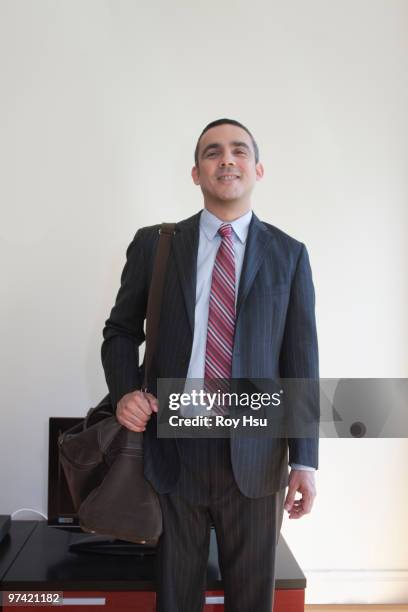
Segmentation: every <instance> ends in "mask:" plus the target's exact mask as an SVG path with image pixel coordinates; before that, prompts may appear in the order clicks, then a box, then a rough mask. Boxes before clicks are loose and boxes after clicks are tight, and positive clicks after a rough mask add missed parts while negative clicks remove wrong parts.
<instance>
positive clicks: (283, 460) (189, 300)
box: [102, 213, 318, 612]
mask: <svg viewBox="0 0 408 612" xmlns="http://www.w3.org/2000/svg"><path fill="white" fill-rule="evenodd" d="M199 217H200V213H198V214H196V215H194V216H192V217H190V218H189V219H186V220H184V221H181V222H180V223H178V224H177V232H176V234H175V235H174V236H173V242H172V252H171V256H170V260H169V265H168V271H167V276H166V283H165V287H164V295H163V307H162V314H161V320H160V330H159V332H160V342H159V346H158V348H157V351H156V354H155V357H154V360H153V364H152V369H151V376H150V384H149V390H150V391H151V392H152V393H154V394H156V391H157V385H156V380H157V378H160V377H165V378H181V379H182V378H185V377H186V374H187V369H188V364H189V360H190V354H191V348H192V341H193V331H194V307H195V288H196V262H197V249H198V237H199ZM158 229H159V226H158V225H156V226H151V227H145V228H142V229H140V230H139V231H138V232H137V234H136V236H135V238H134V240H133V242H132V243H131V244H130V246H129V248H128V251H127V263H126V266H125V268H124V270H123V274H122V278H121V287H120V290H119V293H118V296H117V300H116V303H115V306H114V307H113V309H112V312H111V315H110V317H109V319H108V320H107V321H106V326H105V329H104V343H103V345H102V361H103V366H104V369H105V374H106V379H107V383H108V387H109V391H110V394H111V398H112V402H113V405H114V406H116V403H117V401H118V400H119V399H120V398H121V397H122V396H123V395H124V394H126V393H128V392H130V391H133V390H135V389H137V388H140V386H141V381H142V369H141V368H139V363H138V346H139V345H140V344H141V343H142V342H143V340H144V332H143V322H144V317H145V312H146V303H147V295H148V289H149V284H150V279H151V274H152V267H153V260H154V253H155V249H156V246H157V241H158V237H159V234H158ZM232 376H233V378H236V379H238V378H268V379H276V378H279V377H283V378H312V379H317V378H318V350H317V336H316V325H315V315H314V289H313V283H312V276H311V270H310V265H309V260H308V256H307V251H306V249H305V247H304V245H303V244H301V243H300V242H298V241H296V240H294V239H293V238H291V237H290V236H288V235H287V234H285V233H284V232H282V231H280V230H279V229H277V228H275V227H274V226H272V225H269V224H266V223H263V222H261V221H259V219H258V218H257V217H256V216H255V214H253V216H252V220H251V224H250V227H249V231H248V239H247V244H246V250H245V256H244V263H243V268H242V273H241V279H240V284H239V289H238V300H237V314H236V326H235V339H234V352H233V362H232ZM316 410H318V407H316ZM144 440H145V475H146V477H147V478H148V479H149V480H150V481H151V482H152V484H153V486H154V487H155V489H156V490H157V491H158V492H159V493H160V494H161V495H160V499H161V501H162V506H163V515H164V523H165V529H166V526H167V529H166V532H167V536H166V537H167V538H168V540H167V541H166V540H165V538H164V537H163V538H162V540H163V541H162V543H161V546H162V550H163V554H162V560H164V561H163V562H166V561H165V560H166V555H171V554H172V555H173V562H174V559H179V558H180V559H181V555H177V554H176V551H177V550H178V548H177V547H187V546H188V543H189V542H190V544H191V545H193V544H194V542H195V544H196V547H197V540H196V537H198V534H201V533H202V534H203V535H202V538H203V539H202V541H201V540H200V545H199V546H200V547H202V548H203V549H204V551H205V546H206V541H207V540H206V538H207V536H206V533H207V532H206V527H205V524H206V520H207V522H208V516H209V514H210V515H211V520H212V521H213V522H214V524H215V527H216V529H217V526H218V529H217V537H218V538H220V537H221V539H222V541H223V548H224V549H225V559H226V561H225V563H224V569H225V571H226V572H228V568H229V567H230V566H232V565H234V563H233V559H235V558H236V557H237V555H238V557H239V555H241V548H242V546H243V542H245V536H244V535H243V533H242V529H243V530H244V532H245V530H246V532H248V530H249V531H250V530H251V529H252V528H253V525H254V524H257V525H260V526H261V529H260V530H259V531H256V530H255V531H256V533H255V532H254V534H253V538H254V540H253V544H252V549H251V545H250V546H249V549H248V551H247V553H248V554H247V556H246V557H245V555H244V556H243V557H242V559H241V561H239V562H238V563H235V565H236V567H235V573H232V575H231V576H224V581H225V582H226V601H227V600H228V603H227V604H226V605H227V607H226V609H230V610H231V611H233V612H237V611H238V610H242V611H243V612H252V609H254V610H255V609H256V610H257V612H260V611H263V610H265V611H266V610H267V609H268V606H269V605H270V602H271V601H272V600H271V599H270V601H269V602H268V601H266V597H267V596H266V594H265V592H266V591H265V588H266V587H265V584H266V583H265V582H264V586H263V587H261V585H259V588H257V592H258V593H259V595H258V596H257V597H258V599H256V598H255V599H254V597H256V595H255V594H252V595H246V594H245V593H243V592H242V580H243V575H242V572H243V571H244V570H243V567H244V568H245V563H247V564H249V565H248V567H247V581H248V580H249V578H248V575H249V576H253V575H255V574H256V575H257V576H258V573H259V571H260V568H257V569H256V570H254V566H253V562H256V560H257V559H258V565H259V559H262V560H263V562H262V565H265V568H263V569H264V570H265V572H266V573H267V574H268V575H269V576H271V575H272V577H273V571H274V570H273V568H274V550H273V548H274V547H273V542H274V541H276V538H277V535H278V533H279V529H280V521H281V518H282V508H281V505H282V502H283V493H284V488H285V487H286V485H287V478H288V456H287V454H288V448H289V457H290V461H292V462H294V463H299V464H304V465H310V466H314V467H317V455H318V441H317V439H289V440H287V439H279V438H242V437H241V438H238V437H232V438H231V441H229V440H199V441H197V440H178V441H176V440H173V439H157V436H156V415H155V414H154V415H153V416H152V418H151V419H150V421H149V423H148V426H147V429H146V432H145V436H144ZM198 442H199V443H198ZM192 470H193V471H192ZM214 470H215V472H214ZM221 474H222V475H223V476H222V477H221ZM201 477H202V478H203V479H204V480H202V479H201ZM200 479H201V480H200ZM223 491H224V492H226V493H225V495H226V496H225V495H224V496H223V494H222V492H223ZM275 494H276V495H275ZM214 496H215V497H214ZM215 499H218V500H219V503H220V504H221V506H222V507H223V508H224V509H223V510H222V511H221V510H220V507H221V506H220V507H218V506H217V505H211V509H210V510H209V504H210V503H211V504H213V502H214V500H215ZM214 503H215V502H214ZM177 504H181V506H177ZM249 506H251V508H250V509H249ZM203 508H206V511H205V512H204V510H203ZM234 509H235V514H234ZM199 511H200V512H204V513H203V515H202V516H201V517H200V519H198V517H197V512H199ZM177 512H178V513H179V515H181V516H182V517H183V524H184V525H186V526H187V524H188V523H190V524H191V525H194V531H195V532H196V536H194V535H192V536H191V537H190V539H189V538H188V537H187V539H185V540H183V539H182V538H181V534H185V532H186V528H184V529H183V526H182V524H181V525H180V527H179V528H177V529H174V526H175V524H176V521H175V518H174V517H175V516H176V514H177ZM170 516H173V519H174V520H173V521H171V522H170V523H169V517H170ZM205 516H206V517H207V519H205ZM238 516H239V517H240V521H239V524H241V528H242V529H241V532H237V533H236V534H235V535H234V533H233V531H234V530H233V529H232V531H231V526H232V525H236V524H237V520H235V519H237V518H238ZM245 516H247V519H245V518H244V517H245ZM260 516H264V517H266V516H268V517H271V516H273V517H275V519H276V520H274V521H273V525H269V529H268V528H267V523H266V522H265V521H262V520H261V521H260V518H259V517H260ZM166 517H167V518H166ZM250 517H251V518H250ZM224 519H225V521H226V522H225V525H224V526H225V529H223V528H222V525H223V520H224ZM198 520H199V522H197V521H198ZM248 521H249V522H248ZM166 523H167V525H166ZM217 523H218V525H217ZM199 525H200V526H199ZM228 525H229V526H228ZM227 527H228V529H229V535H228V533H227ZM172 533H174V540H173V539H172V538H171V535H172ZM183 537H184V538H186V536H185V535H184V536H183ZM240 542H241V544H239V543H240ZM265 542H266V543H267V545H268V548H269V549H270V548H272V553H271V555H270V558H269V562H267V559H266V557H265V554H266V551H263V550H262V546H261V545H262V543H265ZM263 545H264V544H263ZM220 546H221V542H220ZM237 547H238V549H237ZM186 550H188V555H191V559H189V561H188V563H184V562H182V561H180V565H179V566H177V567H178V569H176V570H175V574H174V572H173V573H171V572H170V570H169V567H168V566H166V568H165V571H163V572H162V573H161V574H160V576H161V578H159V587H160V588H159V609H161V610H168V611H171V612H176V611H179V610H180V611H181V610H182V611H183V612H184V611H185V612H193V611H195V610H199V609H200V596H199V597H198V599H197V588H199V586H200V579H202V574H201V573H200V572H201V570H202V567H201V565H202V564H203V561H202V559H203V558H204V557H203V555H202V554H201V556H200V557H199V558H197V560H196V562H197V564H196V565H194V563H193V561H194V559H193V557H194V555H193V553H192V550H191V549H187V548H186ZM237 550H239V551H240V552H239V554H238V552H237ZM257 555H258V556H257ZM251 560H252V563H251ZM183 563H184V564H183ZM240 563H241V565H240ZM200 564H201V565H200ZM251 565H252V566H251ZM189 567H190V568H192V570H191V571H190V574H191V576H190V580H191V581H192V583H194V589H192V592H191V593H190V595H189V596H188V597H187V595H185V593H184V596H186V597H187V599H186V600H185V601H184V603H183V604H178V603H177V601H176V599H174V600H171V596H170V592H172V593H173V595H172V597H174V598H175V597H176V595H175V594H174V593H176V592H178V590H177V587H176V586H175V585H176V582H175V581H176V580H177V578H178V579H179V580H182V581H183V582H185V580H186V577H188V576H189V575H190V574H189V573H188V571H187V570H188V568H189ZM199 568H201V569H199ZM204 569H205V568H204ZM258 570H259V571H258ZM159 573H160V572H159ZM170 575H171V576H172V580H171V579H170ZM197 575H199V576H201V578H200V577H199V578H198V579H196V580H195V582H194V577H195V576H197ZM254 580H255V578H253V577H251V581H250V582H251V584H252V583H253V581H254ZM182 588H183V587H182V584H179V590H180V593H181V590H182ZM184 588H185V587H184ZM262 588H263V590H264V591H265V592H263V591H262ZM160 589H161V595H160ZM194 590H195V599H194ZM164 592H166V593H167V594H166V596H165V598H164V597H163V593H164ZM180 596H181V595H180ZM246 597H247V599H246ZM251 597H252V598H251ZM165 600H166V603H165ZM253 605H256V606H257V607H256V608H251V607H250V606H253ZM166 606H167V607H166ZM269 609H270V608H269Z"/></svg>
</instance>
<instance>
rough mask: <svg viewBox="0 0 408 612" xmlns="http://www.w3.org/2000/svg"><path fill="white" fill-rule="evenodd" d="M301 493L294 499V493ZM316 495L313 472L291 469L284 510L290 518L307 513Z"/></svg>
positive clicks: (297, 517)
mask: <svg viewBox="0 0 408 612" xmlns="http://www.w3.org/2000/svg"><path fill="white" fill-rule="evenodd" d="M297 492H299V493H301V498H300V499H295V495H296V493H297ZM315 497H316V486H315V473H314V472H311V471H309V470H293V469H292V470H291V472H290V474H289V489H288V494H287V495H286V499H285V506H284V507H285V510H287V511H288V512H289V518H290V519H299V518H301V517H302V516H303V515H304V514H308V513H309V512H310V511H311V509H312V506H313V502H314V498H315Z"/></svg>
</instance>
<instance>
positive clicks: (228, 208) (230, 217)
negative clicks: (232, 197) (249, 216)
mask: <svg viewBox="0 0 408 612" xmlns="http://www.w3.org/2000/svg"><path fill="white" fill-rule="evenodd" d="M204 208H206V209H207V210H208V211H209V212H210V213H212V214H213V215H215V216H216V217H218V219H221V221H234V220H235V219H238V218H239V217H242V215H245V213H247V212H248V211H249V210H251V203H250V202H249V201H247V202H241V201H230V202H223V201H215V202H214V201H207V200H204Z"/></svg>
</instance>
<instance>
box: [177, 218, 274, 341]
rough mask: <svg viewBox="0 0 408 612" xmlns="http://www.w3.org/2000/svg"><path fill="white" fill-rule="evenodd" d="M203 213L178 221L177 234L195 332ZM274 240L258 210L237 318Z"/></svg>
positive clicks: (186, 299) (251, 229)
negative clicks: (198, 262)
mask: <svg viewBox="0 0 408 612" xmlns="http://www.w3.org/2000/svg"><path fill="white" fill-rule="evenodd" d="M200 215H201V211H199V212H198V213H197V214H195V215H193V216H192V217H189V218H188V219H185V220H184V221H180V223H177V225H176V233H175V235H174V237H173V252H174V258H175V260H176V266H177V271H178V276H179V279H180V285H181V288H182V291H183V297H184V302H185V305H186V311H187V316H188V320H189V323H190V326H191V331H192V332H193V333H194V312H195V299H196V284H197V253H198V242H199V235H200ZM272 240H273V236H271V234H270V233H269V232H268V231H267V229H266V227H265V226H264V225H263V223H261V221H260V220H259V219H258V217H257V216H256V215H255V213H252V219H251V223H250V225H249V229H248V237H247V244H246V248H245V255H244V261H243V264H242V272H241V279H240V283H239V287H238V298H237V310H236V318H238V316H239V312H240V309H241V307H242V304H243V303H244V301H245V299H246V297H247V295H248V293H249V291H250V289H251V286H252V283H253V282H254V279H255V276H256V273H257V272H258V270H259V267H260V265H261V264H262V261H263V258H264V256H265V252H266V250H267V248H268V246H269V244H270V242H271V241H272Z"/></svg>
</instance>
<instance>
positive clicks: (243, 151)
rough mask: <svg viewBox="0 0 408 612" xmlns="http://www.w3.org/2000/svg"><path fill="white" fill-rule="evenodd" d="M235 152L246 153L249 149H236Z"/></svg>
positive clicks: (237, 153)
mask: <svg viewBox="0 0 408 612" xmlns="http://www.w3.org/2000/svg"><path fill="white" fill-rule="evenodd" d="M234 153H235V154H236V155H246V154H247V151H246V149H235V151H234Z"/></svg>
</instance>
